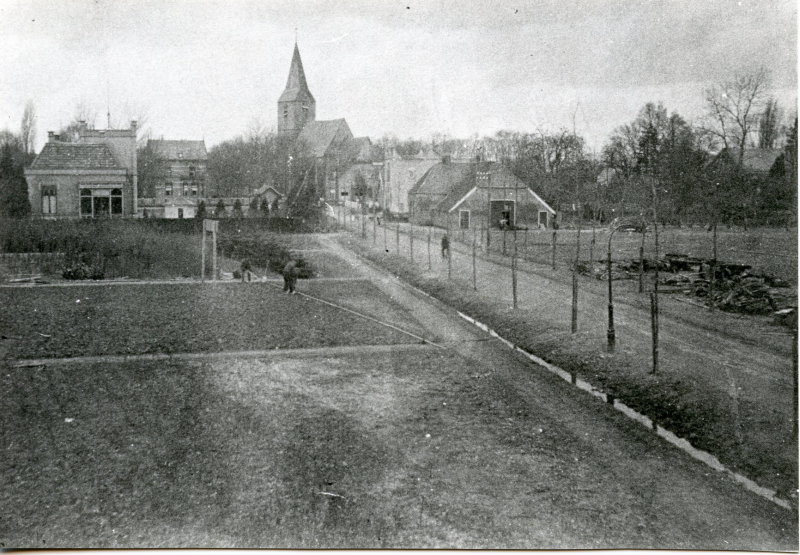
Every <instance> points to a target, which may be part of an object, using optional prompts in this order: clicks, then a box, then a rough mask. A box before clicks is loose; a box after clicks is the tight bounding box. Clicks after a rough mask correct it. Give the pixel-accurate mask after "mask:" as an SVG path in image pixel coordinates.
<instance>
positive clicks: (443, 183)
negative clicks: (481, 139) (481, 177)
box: [408, 163, 475, 195]
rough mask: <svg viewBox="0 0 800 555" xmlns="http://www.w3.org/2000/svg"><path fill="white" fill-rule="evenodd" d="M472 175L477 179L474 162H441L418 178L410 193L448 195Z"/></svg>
mask: <svg viewBox="0 0 800 555" xmlns="http://www.w3.org/2000/svg"><path fill="white" fill-rule="evenodd" d="M470 176H472V181H473V182H474V181H475V165H474V164H453V163H439V164H435V165H433V166H431V168H430V169H429V170H428V171H426V172H425V173H424V174H423V175H422V177H420V178H419V180H417V182H416V183H415V184H414V186H413V187H411V190H409V191H408V194H409V195H419V194H422V195H448V194H449V193H450V191H451V190H452V189H453V187H454V186H456V185H458V184H459V183H461V182H462V181H464V180H466V179H468V178H469V177H470Z"/></svg>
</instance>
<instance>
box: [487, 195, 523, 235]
mask: <svg viewBox="0 0 800 555" xmlns="http://www.w3.org/2000/svg"><path fill="white" fill-rule="evenodd" d="M514 204H515V203H514V201H513V200H493V201H492V206H491V208H492V212H491V215H490V219H489V221H490V222H491V225H492V227H493V228H499V227H500V222H505V225H508V226H513V225H514V223H515V222H516V220H517V218H516V210H515V206H514Z"/></svg>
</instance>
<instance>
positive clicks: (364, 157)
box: [345, 137, 375, 162]
mask: <svg viewBox="0 0 800 555" xmlns="http://www.w3.org/2000/svg"><path fill="white" fill-rule="evenodd" d="M345 148H346V149H347V157H348V158H349V159H350V160H353V161H356V162H373V161H374V159H375V153H374V152H373V150H374V149H373V148H372V141H370V140H369V137H353V138H352V139H350V140H348V141H347V143H346V145H345Z"/></svg>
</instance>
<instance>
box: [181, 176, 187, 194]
mask: <svg viewBox="0 0 800 555" xmlns="http://www.w3.org/2000/svg"><path fill="white" fill-rule="evenodd" d="M181 188H182V189H183V196H185V197H188V196H189V182H188V181H186V180H185V179H184V180H183V181H181Z"/></svg>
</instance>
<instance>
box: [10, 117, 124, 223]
mask: <svg viewBox="0 0 800 555" xmlns="http://www.w3.org/2000/svg"><path fill="white" fill-rule="evenodd" d="M136 127H137V126H136V122H135V121H132V122H131V127H130V129H105V130H96V129H89V128H88V127H87V125H86V123H85V122H80V126H79V128H78V133H77V138H76V140H75V141H72V142H67V141H62V140H61V138H60V137H59V136H58V135H56V134H55V133H53V132H52V131H51V132H49V133H48V140H47V143H46V144H45V145H44V148H43V149H42V151H41V152H40V153H39V154H38V156H36V158H35V160H34V161H33V163H32V164H31V165H30V167H29V168H27V169H26V170H25V179H26V181H27V183H28V198H29V199H30V202H31V215H32V216H33V217H43V218H122V217H125V216H134V215H136V212H137V201H138V199H137V190H136V189H137V168H136V162H137V158H136V156H137V153H136Z"/></svg>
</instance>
